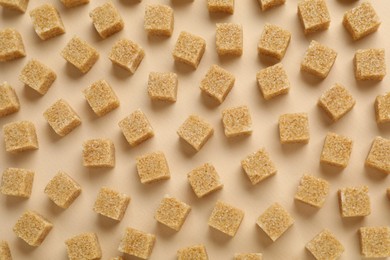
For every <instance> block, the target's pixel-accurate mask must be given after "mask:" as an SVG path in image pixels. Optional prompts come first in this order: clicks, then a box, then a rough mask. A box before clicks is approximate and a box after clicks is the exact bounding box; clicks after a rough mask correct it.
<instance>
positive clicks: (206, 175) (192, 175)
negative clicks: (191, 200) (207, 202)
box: [187, 163, 223, 198]
mask: <svg viewBox="0 0 390 260" xmlns="http://www.w3.org/2000/svg"><path fill="white" fill-rule="evenodd" d="M187 178H188V182H189V184H190V185H191V187H192V190H193V191H194V193H195V194H196V196H197V197H198V198H202V197H204V196H206V195H207V194H210V193H212V192H214V191H217V190H220V189H222V188H223V184H222V183H221V180H220V178H219V175H218V173H217V171H216V169H215V167H214V166H213V165H212V164H210V163H205V164H203V165H201V166H199V167H197V168H195V169H193V170H192V171H191V172H189V173H188V174H187Z"/></svg>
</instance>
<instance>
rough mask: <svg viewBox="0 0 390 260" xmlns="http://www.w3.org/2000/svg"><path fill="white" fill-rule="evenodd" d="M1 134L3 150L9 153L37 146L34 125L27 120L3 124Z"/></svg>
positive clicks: (34, 148)
mask: <svg viewBox="0 0 390 260" xmlns="http://www.w3.org/2000/svg"><path fill="white" fill-rule="evenodd" d="M3 135H4V143H5V150H6V151H7V152H9V153H19V152H23V151H28V150H37V149H38V147H39V145H38V138H37V134H36V132H35V126H34V124H33V123H31V122H29V121H18V122H12V123H8V124H5V125H4V126H3Z"/></svg>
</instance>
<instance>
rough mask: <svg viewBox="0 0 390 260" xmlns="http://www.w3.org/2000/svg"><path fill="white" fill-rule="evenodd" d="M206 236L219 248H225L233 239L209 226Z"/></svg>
mask: <svg viewBox="0 0 390 260" xmlns="http://www.w3.org/2000/svg"><path fill="white" fill-rule="evenodd" d="M207 236H208V238H209V239H210V240H212V241H213V242H214V243H215V244H217V245H219V246H225V245H226V244H227V243H229V242H230V241H231V240H232V238H233V237H230V236H228V235H226V234H224V233H222V232H221V231H219V230H216V229H215V228H212V227H210V226H209V228H208V232H207Z"/></svg>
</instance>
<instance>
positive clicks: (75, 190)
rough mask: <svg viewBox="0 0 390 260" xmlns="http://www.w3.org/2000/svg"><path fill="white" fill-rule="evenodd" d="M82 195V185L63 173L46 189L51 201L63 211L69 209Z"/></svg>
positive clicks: (52, 180)
mask: <svg viewBox="0 0 390 260" xmlns="http://www.w3.org/2000/svg"><path fill="white" fill-rule="evenodd" d="M80 193H81V187H80V185H79V184H78V183H77V182H76V181H75V180H73V178H72V177H70V176H69V175H68V174H66V173H65V172H63V171H59V172H58V173H57V174H56V175H55V176H54V177H53V178H52V179H51V180H50V181H49V183H48V184H47V185H46V187H45V194H46V195H47V196H48V197H49V199H51V200H52V201H53V202H54V203H55V204H56V205H57V206H58V207H61V208H63V209H66V208H69V206H70V205H71V204H72V203H73V201H74V200H75V199H77V197H78V196H79V195H80Z"/></svg>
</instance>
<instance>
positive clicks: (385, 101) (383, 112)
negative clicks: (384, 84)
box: [375, 92, 390, 124]
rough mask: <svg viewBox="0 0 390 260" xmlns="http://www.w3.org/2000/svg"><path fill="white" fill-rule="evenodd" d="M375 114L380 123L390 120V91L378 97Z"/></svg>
mask: <svg viewBox="0 0 390 260" xmlns="http://www.w3.org/2000/svg"><path fill="white" fill-rule="evenodd" d="M375 115H376V122H377V123H378V124H383V123H388V122H390V92H388V93H385V94H384V95H379V96H377V97H376V100H375Z"/></svg>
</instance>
